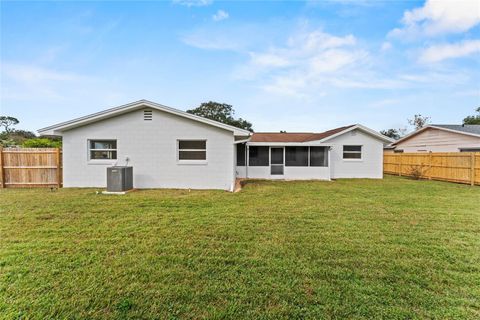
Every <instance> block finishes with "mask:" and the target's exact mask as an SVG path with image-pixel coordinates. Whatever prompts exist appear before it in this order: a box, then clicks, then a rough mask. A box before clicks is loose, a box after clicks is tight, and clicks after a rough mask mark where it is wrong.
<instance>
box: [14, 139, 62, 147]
mask: <svg viewBox="0 0 480 320" xmlns="http://www.w3.org/2000/svg"><path fill="white" fill-rule="evenodd" d="M22 147H25V148H61V147H62V141H61V140H53V139H49V138H33V139H28V140H25V141H24V142H23V144H22Z"/></svg>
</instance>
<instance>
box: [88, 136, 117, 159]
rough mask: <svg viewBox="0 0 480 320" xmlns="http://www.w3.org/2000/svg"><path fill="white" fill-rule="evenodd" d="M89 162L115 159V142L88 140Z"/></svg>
mask: <svg viewBox="0 0 480 320" xmlns="http://www.w3.org/2000/svg"><path fill="white" fill-rule="evenodd" d="M89 149H90V150H89V154H90V160H115V159H117V140H89Z"/></svg>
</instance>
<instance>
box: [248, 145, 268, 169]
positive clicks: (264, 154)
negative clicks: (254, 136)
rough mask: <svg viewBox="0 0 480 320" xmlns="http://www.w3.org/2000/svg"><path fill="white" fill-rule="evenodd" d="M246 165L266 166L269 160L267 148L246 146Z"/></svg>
mask: <svg viewBox="0 0 480 320" xmlns="http://www.w3.org/2000/svg"><path fill="white" fill-rule="evenodd" d="M248 150H249V153H248V165H249V166H252V167H268V166H269V165H270V163H269V161H270V159H269V156H268V154H269V150H270V149H269V148H268V147H257V146H251V147H249V148H248Z"/></svg>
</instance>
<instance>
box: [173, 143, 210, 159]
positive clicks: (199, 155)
mask: <svg viewBox="0 0 480 320" xmlns="http://www.w3.org/2000/svg"><path fill="white" fill-rule="evenodd" d="M177 146H178V148H177V149H178V154H177V160H178V162H179V163H206V161H207V140H177Z"/></svg>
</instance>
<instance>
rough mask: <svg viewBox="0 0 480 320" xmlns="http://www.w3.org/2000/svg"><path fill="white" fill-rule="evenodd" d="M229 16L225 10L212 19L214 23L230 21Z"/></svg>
mask: <svg viewBox="0 0 480 320" xmlns="http://www.w3.org/2000/svg"><path fill="white" fill-rule="evenodd" d="M229 16H230V15H229V14H228V12H226V11H224V10H218V11H217V13H215V14H214V15H213V16H212V19H213V21H222V20H225V19H228V17H229Z"/></svg>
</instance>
